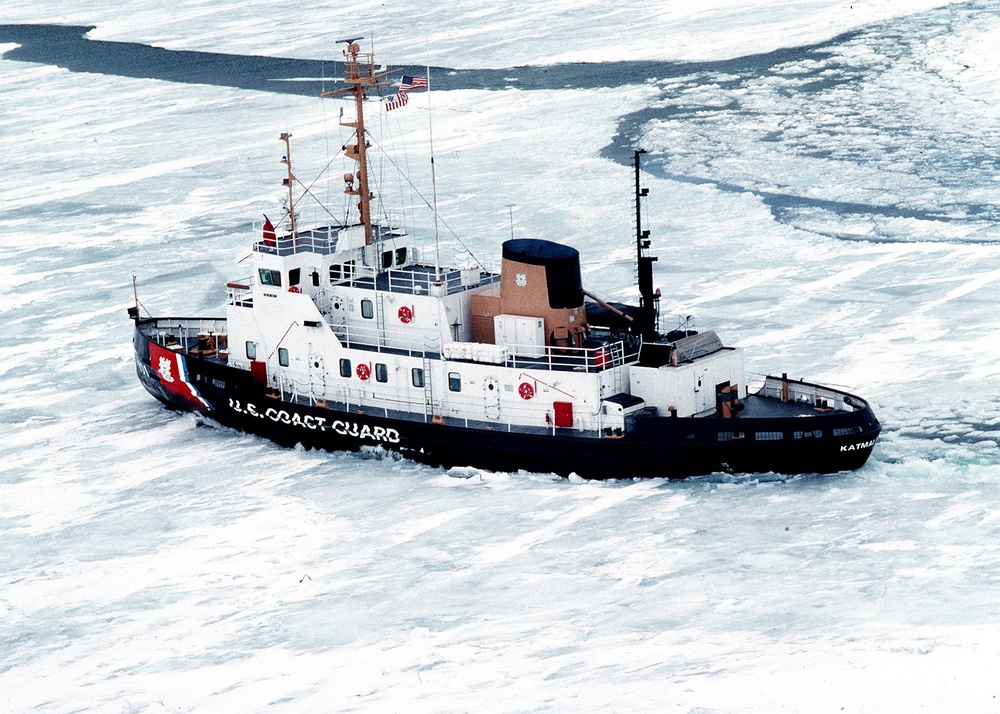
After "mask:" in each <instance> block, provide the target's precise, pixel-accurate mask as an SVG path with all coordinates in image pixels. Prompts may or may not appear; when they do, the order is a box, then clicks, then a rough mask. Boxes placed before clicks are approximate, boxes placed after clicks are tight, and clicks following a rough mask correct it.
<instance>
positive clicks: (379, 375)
mask: <svg viewBox="0 0 1000 714" xmlns="http://www.w3.org/2000/svg"><path fill="white" fill-rule="evenodd" d="M375 381H376V382H388V381H389V368H388V367H386V366H385V365H384V364H382V363H381V362H376V363H375Z"/></svg>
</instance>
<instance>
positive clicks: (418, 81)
mask: <svg viewBox="0 0 1000 714" xmlns="http://www.w3.org/2000/svg"><path fill="white" fill-rule="evenodd" d="M399 88H400V90H401V91H404V92H408V91H410V90H411V89H427V77H408V76H406V75H405V74H404V75H403V79H401V80H400V82H399Z"/></svg>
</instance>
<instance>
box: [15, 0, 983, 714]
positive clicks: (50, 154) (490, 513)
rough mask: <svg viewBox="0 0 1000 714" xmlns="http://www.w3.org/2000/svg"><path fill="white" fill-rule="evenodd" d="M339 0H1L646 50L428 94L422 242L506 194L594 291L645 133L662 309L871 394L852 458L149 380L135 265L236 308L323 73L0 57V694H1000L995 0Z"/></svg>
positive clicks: (248, 697) (157, 698)
mask: <svg viewBox="0 0 1000 714" xmlns="http://www.w3.org/2000/svg"><path fill="white" fill-rule="evenodd" d="M359 7H360V10H361V11H365V12H368V13H370V14H371V16H372V18H373V19H372V21H371V22H370V23H368V24H367V25H366V26H365V27H364V28H362V29H360V30H358V28H355V27H352V26H351V25H350V24H348V22H347V20H346V18H345V16H344V15H343V14H342V11H341V10H340V9H336V8H334V7H333V6H329V7H318V6H314V7H312V8H310V9H308V10H306V11H304V12H301V13H299V14H298V15H296V16H295V17H293V18H292V19H291V20H290V21H289V22H287V23H284V22H282V19H283V18H284V17H285V15H286V14H287V8H285V7H283V6H282V7H280V8H279V6H277V5H272V4H269V3H261V2H251V1H249V0H244V1H241V2H235V3H229V4H227V5H224V6H219V5H215V4H211V3H203V2H196V1H194V0H192V1H185V2H180V3H175V4H174V5H173V6H171V7H170V8H165V7H164V6H162V5H159V4H156V3H151V2H149V0H130V1H128V2H126V3H120V4H111V3H107V2H106V1H104V0H88V1H86V2H77V3H73V4H72V8H71V9H67V8H66V7H65V3H56V2H52V1H51V0H41V1H39V2H35V3H31V4H30V5H26V4H22V5H20V6H18V7H16V8H14V7H11V8H5V17H4V20H3V22H5V23H10V24H13V23H64V24H78V25H94V26H95V28H96V29H95V30H93V31H92V32H91V34H90V37H92V38H94V39H101V40H114V41H122V42H140V43H145V44H151V45H155V46H159V47H165V48H169V49H178V50H198V51H213V52H228V53H235V54H240V53H246V54H250V53H257V54H267V55H272V56H295V57H302V58H313V59H336V58H337V57H338V55H339V50H338V48H337V46H336V45H335V44H334V42H333V40H335V39H337V38H340V37H343V36H350V35H356V34H370V28H373V29H374V30H375V35H376V40H377V43H378V44H377V46H376V49H377V51H378V52H379V56H380V57H381V58H382V59H384V60H385V61H386V62H390V63H391V62H394V61H398V62H411V63H421V62H425V61H427V62H431V63H434V64H438V65H443V66H449V67H455V68H459V69H461V68H505V67H511V68H514V67H517V66H520V65H529V64H535V65H538V64H544V65H551V68H550V69H551V71H552V72H553V73H554V76H555V77H558V76H559V74H558V73H559V71H560V69H559V66H558V64H557V63H559V62H568V61H601V62H608V63H611V62H617V61H620V60H650V61H652V60H656V61H666V62H672V63H673V64H669V65H659V66H660V67H662V68H665V69H664V71H662V72H660V73H659V75H651V76H649V77H647V78H644V79H645V80H646V81H639V82H630V83H628V84H625V85H623V86H617V87H616V86H609V87H599V88H585V87H578V86H574V87H573V88H570V89H555V88H553V89H548V90H535V91H528V90H524V89H517V88H516V87H517V82H516V74H517V72H516V70H512V71H511V73H510V76H511V78H512V80H511V81H510V83H509V85H507V86H503V87H497V88H496V89H495V90H493V91H484V90H482V89H460V90H454V91H440V92H435V93H434V96H433V101H434V139H435V150H436V153H437V157H436V165H437V175H438V179H439V182H438V195H439V205H440V207H441V212H442V216H443V218H444V219H445V221H446V223H447V226H448V230H446V231H445V232H444V233H443V236H444V239H445V241H446V242H447V244H448V246H449V247H450V248H455V249H456V251H457V252H458V253H459V254H464V250H465V249H464V248H463V247H462V245H459V244H458V240H459V239H460V240H461V242H462V244H464V246H467V247H468V249H471V250H472V251H473V252H474V253H475V254H476V255H478V256H480V257H482V258H484V259H490V258H493V257H495V256H496V253H497V252H498V247H499V244H500V242H501V241H502V240H503V239H504V238H505V237H507V236H509V234H510V230H511V225H510V216H511V209H510V208H509V206H510V205H513V210H512V214H513V224H514V225H513V229H514V231H515V233H516V234H517V235H519V236H529V235H531V236H544V237H547V238H552V239H556V240H561V241H565V242H568V243H570V244H572V245H574V246H575V247H577V248H579V249H580V250H581V253H582V257H583V260H584V262H585V264H584V280H585V282H586V283H587V285H588V288H589V289H591V290H594V291H596V292H598V293H601V294H604V295H607V296H608V297H611V298H615V299H624V298H628V297H631V296H632V294H633V292H634V291H633V289H632V288H629V287H627V286H629V285H631V284H632V283H633V282H634V278H633V274H632V270H633V268H632V266H631V264H630V263H629V261H628V258H629V250H628V240H629V237H630V233H631V231H632V223H631V217H630V210H631V207H630V201H631V171H630V169H629V167H628V166H627V165H626V164H625V161H626V160H627V152H628V151H629V150H630V149H631V148H632V147H634V146H639V145H641V146H644V147H645V148H646V149H648V150H649V157H648V160H647V164H646V165H647V167H648V169H649V174H648V175H647V176H646V179H645V184H646V185H648V186H649V187H650V189H651V192H650V194H651V196H650V201H649V204H648V206H647V208H648V216H647V218H646V224H647V225H648V227H650V228H651V229H652V236H653V239H654V243H653V246H654V248H655V251H654V252H655V253H656V254H658V255H659V256H660V261H659V263H657V273H656V280H657V284H658V286H659V287H660V288H661V289H662V291H663V294H664V310H665V313H667V317H666V320H667V322H669V321H670V320H674V319H676V320H680V319H682V318H683V317H684V316H687V315H693V316H694V317H695V320H696V323H697V325H703V326H711V327H713V328H715V329H717V330H718V331H719V332H720V334H721V335H722V336H723V337H724V338H725V339H726V340H727V341H728V342H732V343H735V344H738V345H741V346H743V347H745V348H746V350H747V356H748V358H749V368H750V370H752V371H753V372H756V373H765V372H767V371H777V372H781V371H785V372H788V373H789V374H791V375H794V376H802V377H809V378H813V379H815V380H817V381H820V382H829V383H835V384H839V385H844V386H847V387H849V388H851V389H852V390H854V391H856V392H857V393H859V394H861V395H863V396H865V397H867V398H869V399H870V400H871V401H872V402H873V403H874V406H875V408H876V412H877V414H878V415H879V417H880V418H881V419H882V421H883V422H884V424H885V429H886V430H885V432H884V433H883V437H882V439H881V440H880V442H879V444H878V446H877V447H876V450H875V453H874V456H873V458H872V460H871V462H870V463H869V464H868V465H867V466H866V467H865V468H864V469H862V470H861V471H859V472H857V473H851V474H841V475H835V476H827V477H819V476H805V477H799V478H794V479H779V478H776V477H773V476H768V475H763V476H760V477H747V476H742V477H725V476H721V475H718V476H715V477H710V478H702V479H692V480H687V481H682V482H665V481H632V480H630V479H628V478H622V479H620V480H616V481H610V482H606V483H586V482H582V483H581V482H578V480H576V479H559V478H556V477H554V476H550V475H545V474H526V473H517V474H506V473H490V472H480V471H477V470H468V469H466V470H455V471H452V472H444V471H441V470H437V469H430V468H427V467H423V466H419V465H416V464H413V463H410V462H407V461H402V460H397V459H391V458H383V457H381V456H379V455H377V454H368V455H350V454H332V455H331V454H321V453H315V452H307V451H301V450H287V449H281V448H278V447H275V446H273V445H271V444H269V443H267V442H264V441H262V440H260V439H257V438H254V437H250V436H246V435H241V434H237V433H234V432H230V431H228V430H225V429H220V428H217V427H212V426H211V425H205V424H202V423H200V422H199V421H198V420H197V419H195V418H194V417H193V416H191V415H181V414H174V413H171V412H168V411H166V410H164V409H163V408H161V406H160V405H159V403H158V402H156V401H155V400H153V399H152V398H151V397H149V395H147V394H146V393H145V391H144V390H142V388H141V387H140V386H139V385H138V383H137V381H136V378H135V374H134V366H133V363H132V356H131V324H130V323H129V321H128V320H127V318H126V315H125V308H126V307H127V306H128V305H129V304H131V301H132V291H131V275H132V273H137V274H138V276H139V277H138V281H139V289H140V299H141V300H142V301H143V303H144V304H145V305H146V306H147V307H148V308H149V309H150V310H151V311H153V312H154V313H161V314H163V313H174V314H184V315H202V314H208V315H212V314H218V315H221V314H223V310H222V304H223V301H224V289H223V286H224V284H225V282H226V281H227V280H229V279H232V278H235V277H238V276H239V275H241V274H242V273H241V272H240V270H241V266H239V265H238V264H237V261H238V260H239V259H240V258H242V257H243V256H244V255H246V252H247V250H248V243H249V239H250V236H251V223H252V221H253V220H256V219H259V218H260V215H261V213H262V212H264V211H269V210H272V209H273V208H274V206H275V203H276V200H277V198H278V196H279V194H280V178H281V166H280V165H279V164H278V163H277V159H278V158H279V156H280V151H281V149H280V146H281V145H280V143H279V142H278V141H277V135H278V133H279V132H281V131H292V132H293V133H294V135H295V143H294V147H295V148H294V150H295V157H296V165H297V174H298V175H299V176H300V177H303V176H316V175H319V173H320V172H321V170H322V169H323V168H324V166H325V165H326V163H327V161H328V156H330V155H332V153H335V152H336V148H338V147H339V146H340V145H341V143H343V142H342V136H341V133H340V132H341V130H340V128H339V127H338V125H337V110H336V104H334V103H332V102H330V101H328V100H327V101H325V102H323V101H321V100H319V99H318V98H311V97H305V96H296V95H290V94H275V93H268V92H256V91H247V90H240V89H236V88H233V87H228V86H222V85H221V84H220V85H219V86H210V85H199V84H178V83H171V82H166V81H162V80H155V79H142V78H128V77H121V76H112V75H106V74H99V73H75V72H69V71H66V70H64V69H60V68H58V67H55V66H52V65H48V64H30V63H25V62H18V61H14V60H12V59H9V58H0V95H2V97H3V101H2V103H0V137H2V138H3V146H4V153H3V164H2V165H3V168H4V170H3V172H0V424H2V429H0V457H2V458H0V708H2V709H3V710H5V711H25V710H33V709H39V710H45V711H78V710H99V711H166V710H171V711H177V710H180V711H190V710H197V711H218V710H222V711H247V710H257V709H264V708H273V709H275V710H278V711H304V710H320V711H404V710H405V711H470V710H475V711H497V712H500V711H503V712H506V711H622V710H634V711H657V712H659V711H676V712H730V711H755V712H756V711H802V712H805V711H809V712H812V711H846V712H859V711H861V712H884V711H916V710H919V709H921V708H922V709H924V710H927V711H975V712H979V711H982V712H987V711H997V710H998V708H1000V704H998V699H997V697H998V696H1000V686H998V685H997V684H996V682H995V679H996V678H995V674H994V670H995V663H996V662H997V661H1000V626H998V624H997V623H998V622H1000V598H998V597H997V595H996V592H997V585H998V581H1000V545H998V544H1000V538H998V536H1000V489H998V488H997V484H998V481H1000V453H998V442H1000V396H998V395H1000V361H998V358H997V354H998V351H1000V328H998V323H997V320H996V317H995V315H996V299H995V297H994V296H995V294H996V291H997V285H998V283H1000V267H998V262H1000V232H998V228H997V225H998V213H1000V209H998V206H1000V193H998V185H1000V183H998V173H1000V172H998V163H997V159H996V146H997V145H998V140H1000V112H998V110H997V99H998V98H1000V97H998V91H1000V90H998V87H1000V50H998V49H997V48H998V47H1000V43H998V42H997V38H998V37H1000V15H998V14H997V13H996V11H995V6H994V4H993V3H991V2H987V1H986V0H980V1H973V2H964V3H948V2H943V1H932V0H921V1H919V2H908V3H905V4H902V3H896V2H890V1H889V0H854V2H838V3H829V2H820V1H819V0H802V1H801V2H795V3H788V2H783V1H782V2H778V1H777V0H713V1H712V2H707V3H700V4H698V6H697V7H694V6H691V5H690V4H689V5H678V4H676V3H660V4H656V3H646V4H645V5H643V4H640V3H626V4H624V5H621V4H619V5H616V6H608V5H607V4H606V3H596V2H588V3H565V2H559V1H557V0H548V1H546V2H541V3H536V4H534V5H533V6H532V9H531V11H527V10H526V6H525V5H524V4H523V3H510V2H508V3H501V4H500V5H494V6H490V7H485V6H483V5H482V4H481V3H477V4H469V3H467V2H461V1H460V2H456V3H451V4H449V5H448V6H444V7H437V6H431V5H425V4H420V3H415V2H410V3H397V4H384V5H383V4H381V3H362V4H361V5H360V6H359ZM609 28H613V30H614V31H611V30H609ZM0 40H2V38H0ZM14 47H15V45H14V44H11V43H8V44H3V45H0V51H9V50H11V49H14ZM681 61H689V62H688V63H686V64H685V63H681ZM630 76H632V75H630ZM554 86H558V85H554ZM425 107H426V99H425V98H424V97H422V96H417V95H414V99H413V100H412V101H411V104H410V106H409V107H408V108H407V109H406V110H402V111H398V112H392V113H391V114H389V115H388V116H385V115H383V116H382V117H381V121H382V125H381V126H379V128H378V129H379V133H378V134H377V138H378V140H379V141H380V142H381V143H383V144H384V145H385V146H386V147H387V148H389V149H391V150H392V151H393V153H394V155H395V156H397V157H399V158H398V160H399V161H400V162H401V163H402V164H403V165H405V166H406V167H408V169H409V172H410V174H411V178H412V179H413V180H414V184H415V185H414V188H413V190H412V191H411V190H410V189H409V188H406V189H405V190H403V191H397V193H392V192H391V191H392V190H395V189H390V183H389V182H388V181H387V182H386V185H385V187H384V188H383V187H380V191H381V192H383V193H384V194H386V200H387V202H388V203H389V204H390V205H397V204H405V205H407V206H409V205H411V204H419V203H420V199H419V196H418V195H417V194H416V192H418V191H419V192H421V193H423V194H424V195H428V193H429V176H427V175H425V174H427V171H426V165H427V136H426V129H427V114H426V111H425V109H424V108H425ZM331 146H332V147H334V151H333V152H331V151H330V147H331ZM337 175H338V172H337V171H335V172H334V176H335V177H336V176H337ZM316 190H318V191H320V192H325V191H326V190H327V189H326V187H325V185H324V184H323V182H322V181H320V182H319V183H318V184H317V186H316ZM331 190H332V191H333V192H334V193H336V192H337V191H339V187H337V186H336V185H334V187H333V188H332V189H331ZM339 200H340V199H339V198H336V199H335V202H337V201H339ZM406 220H407V221H408V223H409V224H411V225H412V226H413V230H414V232H415V233H417V234H418V235H423V236H427V235H429V219H428V218H427V216H426V214H425V213H421V212H419V211H410V212H408V214H407V217H406ZM616 244H617V245H621V246H622V247H621V249H615V248H614V245H616ZM624 476H627V475H624Z"/></svg>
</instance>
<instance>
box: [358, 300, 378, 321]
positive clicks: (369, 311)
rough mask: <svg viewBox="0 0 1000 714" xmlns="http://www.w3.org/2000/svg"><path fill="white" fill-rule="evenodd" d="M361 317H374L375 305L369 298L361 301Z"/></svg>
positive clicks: (368, 318) (367, 318)
mask: <svg viewBox="0 0 1000 714" xmlns="http://www.w3.org/2000/svg"><path fill="white" fill-rule="evenodd" d="M361 317H363V318H365V319H366V320H370V319H372V318H373V317H375V305H374V304H373V303H372V301H371V300H362V301H361Z"/></svg>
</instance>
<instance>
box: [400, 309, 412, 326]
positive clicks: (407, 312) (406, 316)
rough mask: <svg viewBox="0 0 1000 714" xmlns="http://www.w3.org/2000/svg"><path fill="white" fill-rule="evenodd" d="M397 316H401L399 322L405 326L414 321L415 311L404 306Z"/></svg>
mask: <svg viewBox="0 0 1000 714" xmlns="http://www.w3.org/2000/svg"><path fill="white" fill-rule="evenodd" d="M397 314H398V315H399V321H400V322H402V323H403V324H404V325H405V324H406V323H408V322H412V321H413V310H412V309H410V308H409V307H407V306H406V305H403V307H401V308H399V313H397Z"/></svg>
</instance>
